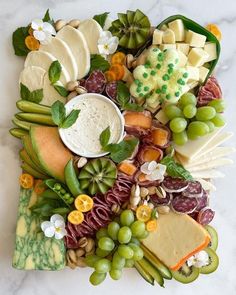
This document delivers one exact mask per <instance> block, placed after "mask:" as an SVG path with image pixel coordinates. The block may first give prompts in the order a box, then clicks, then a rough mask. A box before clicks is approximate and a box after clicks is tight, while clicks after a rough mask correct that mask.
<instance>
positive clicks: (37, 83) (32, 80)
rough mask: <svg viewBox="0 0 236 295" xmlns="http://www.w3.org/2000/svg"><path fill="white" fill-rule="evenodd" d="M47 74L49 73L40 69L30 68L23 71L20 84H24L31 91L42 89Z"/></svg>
mask: <svg viewBox="0 0 236 295" xmlns="http://www.w3.org/2000/svg"><path fill="white" fill-rule="evenodd" d="M46 74H47V72H46V71H45V70H44V69H42V68H40V67H36V66H29V67H27V68H24V69H23V70H22V71H21V73H20V78H19V83H22V84H24V85H25V86H26V87H28V88H29V90H30V91H34V90H38V89H42V88H43V86H44V76H45V75H46Z"/></svg>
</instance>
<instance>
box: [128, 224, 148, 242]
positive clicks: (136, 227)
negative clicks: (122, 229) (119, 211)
mask: <svg viewBox="0 0 236 295" xmlns="http://www.w3.org/2000/svg"><path fill="white" fill-rule="evenodd" d="M130 229H131V231H132V235H133V237H137V238H138V237H139V236H141V235H142V234H143V233H144V232H145V229H146V227H145V223H144V222H143V221H140V220H136V221H135V222H133V223H132V224H131V226H130Z"/></svg>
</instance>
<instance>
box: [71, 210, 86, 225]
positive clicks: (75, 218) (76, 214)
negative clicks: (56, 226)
mask: <svg viewBox="0 0 236 295" xmlns="http://www.w3.org/2000/svg"><path fill="white" fill-rule="evenodd" d="M67 218H68V221H69V222H70V223H72V224H75V225H78V224H80V223H82V222H83V221H84V214H83V213H82V212H80V211H78V210H74V211H71V212H70V213H69V215H68V217H67Z"/></svg>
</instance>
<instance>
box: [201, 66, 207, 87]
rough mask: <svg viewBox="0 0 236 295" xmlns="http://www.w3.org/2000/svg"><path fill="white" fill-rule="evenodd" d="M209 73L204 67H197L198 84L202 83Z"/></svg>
mask: <svg viewBox="0 0 236 295" xmlns="http://www.w3.org/2000/svg"><path fill="white" fill-rule="evenodd" d="M208 73H209V69H208V68H206V67H199V82H200V83H203V82H204V81H205V79H206V77H207V75H208Z"/></svg>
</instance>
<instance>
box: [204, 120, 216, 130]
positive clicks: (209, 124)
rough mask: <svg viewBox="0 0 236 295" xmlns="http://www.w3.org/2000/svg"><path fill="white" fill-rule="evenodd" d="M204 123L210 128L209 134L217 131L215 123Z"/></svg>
mask: <svg viewBox="0 0 236 295" xmlns="http://www.w3.org/2000/svg"><path fill="white" fill-rule="evenodd" d="M204 123H206V124H207V126H208V127H209V132H212V131H214V130H215V125H214V123H213V122H211V121H206V122H204Z"/></svg>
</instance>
